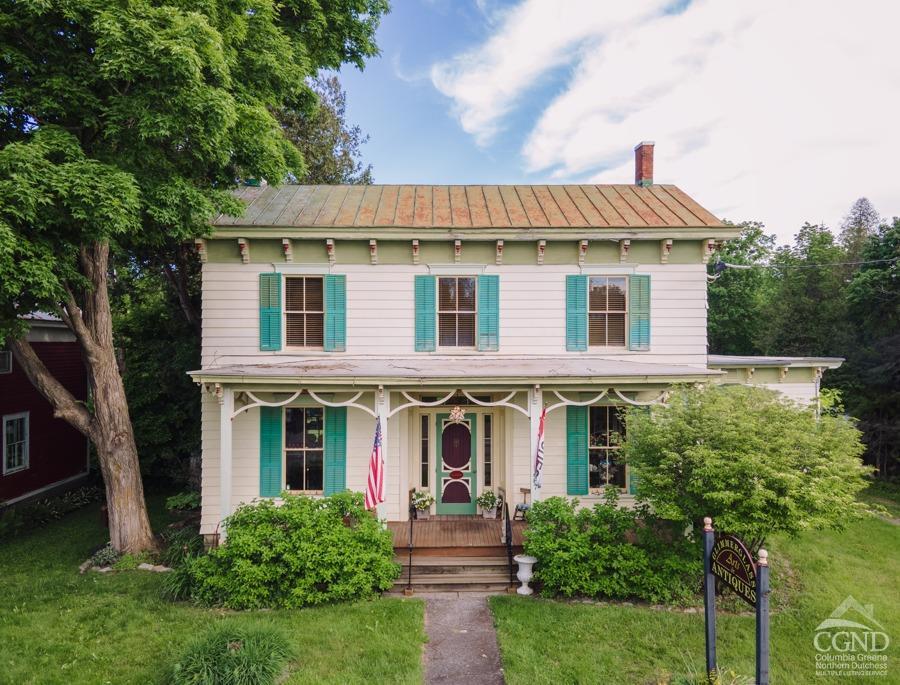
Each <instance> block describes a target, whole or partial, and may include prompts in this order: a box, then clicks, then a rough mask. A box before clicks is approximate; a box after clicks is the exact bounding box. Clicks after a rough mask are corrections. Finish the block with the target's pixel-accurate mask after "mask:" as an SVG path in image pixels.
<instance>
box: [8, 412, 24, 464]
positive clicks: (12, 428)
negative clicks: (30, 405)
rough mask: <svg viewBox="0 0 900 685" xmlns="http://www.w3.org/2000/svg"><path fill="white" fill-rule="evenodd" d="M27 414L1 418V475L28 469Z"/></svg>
mask: <svg viewBox="0 0 900 685" xmlns="http://www.w3.org/2000/svg"><path fill="white" fill-rule="evenodd" d="M28 443H29V435H28V412H24V413H22V414H10V415H8V416H4V417H3V475H6V474H8V473H15V472H16V471H22V470H23V469H27V468H28V446H29V445H28Z"/></svg>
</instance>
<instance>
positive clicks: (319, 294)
mask: <svg viewBox="0 0 900 685" xmlns="http://www.w3.org/2000/svg"><path fill="white" fill-rule="evenodd" d="M284 283H285V298H284V324H285V343H286V344H287V346H288V347H322V346H323V345H324V337H325V336H324V331H325V298H324V288H323V279H322V277H321V276H288V277H287V278H285V279H284Z"/></svg>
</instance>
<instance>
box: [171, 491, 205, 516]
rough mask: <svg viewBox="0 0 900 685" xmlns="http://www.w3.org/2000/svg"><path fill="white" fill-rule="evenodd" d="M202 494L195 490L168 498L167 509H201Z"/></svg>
mask: <svg viewBox="0 0 900 685" xmlns="http://www.w3.org/2000/svg"><path fill="white" fill-rule="evenodd" d="M200 503H201V501H200V493H199V492H196V491H194V490H189V491H186V492H179V493H178V494H177V495H172V496H171V497H167V498H166V509H168V510H169V511H189V510H191V509H199V508H200Z"/></svg>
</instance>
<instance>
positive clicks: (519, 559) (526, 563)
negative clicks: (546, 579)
mask: <svg viewBox="0 0 900 685" xmlns="http://www.w3.org/2000/svg"><path fill="white" fill-rule="evenodd" d="M513 561H515V562H516V563H517V564H518V565H519V572H518V573H516V578H518V579H519V582H520V583H522V585H521V587H519V588H517V589H516V592H517V593H518V594H520V595H530V594H532V593H533V592H534V590H532V589H531V588H530V587H528V581H530V580H531V578H532V577H533V576H534V574H533V573H532V566H534V565H535V564H536V563H537V559H536V558H535V557H532V556H529V555H527V554H517V555H516V556H514V557H513Z"/></svg>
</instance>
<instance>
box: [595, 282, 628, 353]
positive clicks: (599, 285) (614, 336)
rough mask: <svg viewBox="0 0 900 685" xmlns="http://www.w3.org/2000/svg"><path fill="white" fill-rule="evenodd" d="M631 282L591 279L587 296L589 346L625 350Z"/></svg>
mask: <svg viewBox="0 0 900 685" xmlns="http://www.w3.org/2000/svg"><path fill="white" fill-rule="evenodd" d="M627 286H628V279H627V278H626V277H624V276H591V279H590V284H589V292H588V345H592V346H594V345H596V346H601V347H625V342H626V338H625V330H626V322H627V321H628V297H627V292H628V287H627Z"/></svg>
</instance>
